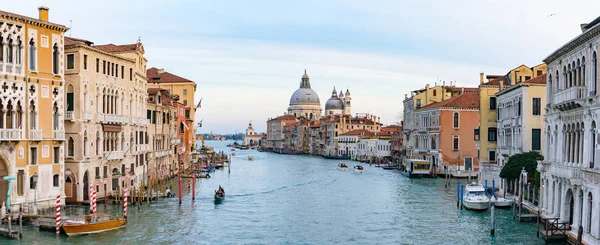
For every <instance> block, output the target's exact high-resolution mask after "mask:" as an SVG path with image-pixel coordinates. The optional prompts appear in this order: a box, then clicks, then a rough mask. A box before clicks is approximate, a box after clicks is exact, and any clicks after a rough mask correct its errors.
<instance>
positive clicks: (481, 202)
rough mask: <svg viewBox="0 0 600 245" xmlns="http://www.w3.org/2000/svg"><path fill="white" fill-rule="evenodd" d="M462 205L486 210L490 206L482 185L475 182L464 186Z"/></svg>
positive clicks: (472, 208)
mask: <svg viewBox="0 0 600 245" xmlns="http://www.w3.org/2000/svg"><path fill="white" fill-rule="evenodd" d="M462 203H463V207H465V208H467V209H471V210H486V209H488V208H489V207H490V199H489V198H488V197H487V196H486V195H485V189H484V188H483V185H481V184H477V183H475V182H473V183H471V184H468V185H466V186H465V193H464V194H463V200H462Z"/></svg>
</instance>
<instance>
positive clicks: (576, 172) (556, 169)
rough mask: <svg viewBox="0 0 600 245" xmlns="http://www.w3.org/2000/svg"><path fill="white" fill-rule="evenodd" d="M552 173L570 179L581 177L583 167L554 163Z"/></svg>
mask: <svg viewBox="0 0 600 245" xmlns="http://www.w3.org/2000/svg"><path fill="white" fill-rule="evenodd" d="M550 174H552V175H554V176H558V177H562V178H565V179H569V180H578V179H581V167H574V166H565V165H560V164H553V165H552V168H551V169H550Z"/></svg>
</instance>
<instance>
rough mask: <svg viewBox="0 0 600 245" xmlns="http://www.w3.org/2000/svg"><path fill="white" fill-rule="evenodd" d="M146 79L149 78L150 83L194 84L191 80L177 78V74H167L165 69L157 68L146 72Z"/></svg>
mask: <svg viewBox="0 0 600 245" xmlns="http://www.w3.org/2000/svg"><path fill="white" fill-rule="evenodd" d="M146 77H148V82H151V83H185V82H193V81H191V80H189V79H186V78H183V77H180V76H177V75H175V74H172V73H169V72H166V71H165V70H164V69H158V68H156V67H152V68H150V69H148V70H147V71H146Z"/></svg>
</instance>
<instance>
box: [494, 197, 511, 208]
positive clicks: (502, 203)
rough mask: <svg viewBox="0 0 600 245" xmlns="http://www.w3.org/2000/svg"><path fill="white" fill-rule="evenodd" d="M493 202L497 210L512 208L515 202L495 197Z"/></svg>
mask: <svg viewBox="0 0 600 245" xmlns="http://www.w3.org/2000/svg"><path fill="white" fill-rule="evenodd" d="M491 201H492V202H493V203H494V206H495V207H497V208H510V207H511V205H512V203H513V200H511V199H507V198H504V197H494V196H492V200H491Z"/></svg>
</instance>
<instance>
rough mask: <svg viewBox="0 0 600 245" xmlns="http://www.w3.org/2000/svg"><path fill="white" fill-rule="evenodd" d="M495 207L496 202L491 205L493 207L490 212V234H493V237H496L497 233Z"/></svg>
mask: <svg viewBox="0 0 600 245" xmlns="http://www.w3.org/2000/svg"><path fill="white" fill-rule="evenodd" d="M494 206H495V205H494V202H492V205H491V207H490V210H491V211H490V212H491V214H490V222H491V223H490V234H491V235H492V236H494V235H495V233H496V219H495V217H494V213H495V212H494Z"/></svg>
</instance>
